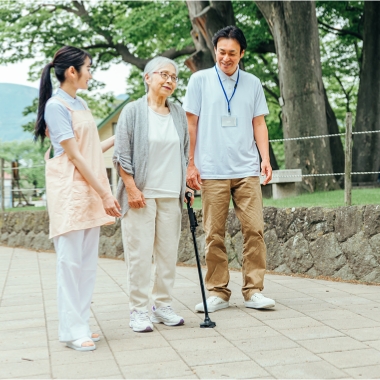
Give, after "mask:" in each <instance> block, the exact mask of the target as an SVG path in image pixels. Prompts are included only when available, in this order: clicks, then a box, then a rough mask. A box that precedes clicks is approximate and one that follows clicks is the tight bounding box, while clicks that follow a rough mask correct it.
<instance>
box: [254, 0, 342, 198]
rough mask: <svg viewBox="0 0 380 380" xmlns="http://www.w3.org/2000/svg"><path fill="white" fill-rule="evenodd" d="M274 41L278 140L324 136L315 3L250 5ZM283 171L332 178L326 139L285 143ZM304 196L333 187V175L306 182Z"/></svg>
mask: <svg viewBox="0 0 380 380" xmlns="http://www.w3.org/2000/svg"><path fill="white" fill-rule="evenodd" d="M256 4H257V6H258V7H259V9H260V11H261V12H262V14H263V15H264V17H265V19H266V20H267V22H268V24H269V27H270V29H271V31H272V35H273V37H274V40H275V45H276V52H277V58H278V67H279V79H280V91H281V96H282V98H283V101H284V106H283V112H282V118H283V129H284V137H285V138H289V137H302V136H314V135H319V134H328V128H327V119H326V106H325V98H324V87H323V83H322V70H321V63H320V50H319V36H318V25H317V17H316V11H315V3H314V2H309V1H303V2H298V1H297V2H295V1H286V2H281V1H271V2H266V1H256ZM285 164H286V167H287V168H289V169H290V168H300V169H302V173H303V174H317V173H319V174H322V173H332V172H333V166H332V160H331V153H330V141H329V139H328V138H324V139H311V140H298V141H288V142H286V143H285ZM303 184H304V188H306V189H307V190H308V191H315V190H329V189H335V188H337V187H338V185H337V183H336V180H335V178H334V177H333V176H326V177H306V178H304V180H303Z"/></svg>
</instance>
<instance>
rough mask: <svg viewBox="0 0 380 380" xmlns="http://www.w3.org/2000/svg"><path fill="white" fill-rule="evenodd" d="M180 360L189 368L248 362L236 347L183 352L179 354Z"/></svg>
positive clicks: (246, 357)
mask: <svg viewBox="0 0 380 380" xmlns="http://www.w3.org/2000/svg"><path fill="white" fill-rule="evenodd" d="M181 357H182V359H183V360H184V361H185V362H186V363H187V364H188V365H189V366H190V367H195V366H198V365H206V364H217V363H228V362H240V361H244V360H250V358H249V357H248V356H247V355H245V354H244V353H243V352H242V351H240V350H239V349H237V348H236V347H233V348H228V350H226V349H225V348H215V349H213V350H212V351H207V352H205V351H203V350H198V351H188V352H186V351H183V352H181Z"/></svg>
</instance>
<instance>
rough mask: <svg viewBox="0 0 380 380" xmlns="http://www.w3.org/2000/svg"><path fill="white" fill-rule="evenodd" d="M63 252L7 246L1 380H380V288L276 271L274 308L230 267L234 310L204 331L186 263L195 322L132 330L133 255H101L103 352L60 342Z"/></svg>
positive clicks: (270, 287)
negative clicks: (246, 299)
mask: <svg viewBox="0 0 380 380" xmlns="http://www.w3.org/2000/svg"><path fill="white" fill-rule="evenodd" d="M55 265H56V257H55V254H54V253H45V252H35V251H31V250H26V249H21V248H8V247H2V246H0V295H1V299H0V379H2V378H7V379H9V378H47V379H49V378H54V379H61V378H65V379H93V378H114V379H123V378H125V379H136V378H155V379H157V378H181V379H210V378H228V377H230V378H252V379H253V378H260V379H269V378H293V379H294V378H296V379H299V378H320V379H330V378H333V379H338V378H345V379H347V378H379V377H380V375H379V374H380V298H379V297H378V294H379V293H380V288H379V287H376V286H368V285H360V284H348V283H342V282H329V281H323V280H314V279H305V278H296V277H289V276H280V275H273V274H271V275H269V274H268V275H267V276H266V279H265V291H264V294H266V295H267V296H269V297H273V298H275V299H276V308H275V309H274V310H266V311H263V310H262V311H259V310H254V309H247V308H245V307H244V304H243V298H242V295H241V290H240V289H241V281H242V278H241V273H239V272H235V271H231V272H230V277H231V278H230V285H229V286H230V288H231V290H232V297H231V300H230V305H231V306H230V308H228V309H224V310H220V311H218V312H216V313H212V314H211V318H212V320H213V321H215V322H216V325H217V326H216V328H215V329H201V328H200V327H199V324H200V323H201V322H202V321H203V318H204V316H203V314H198V313H195V312H194V306H195V304H196V303H198V302H200V301H201V295H200V289H199V284H198V274H197V270H196V268H191V267H178V268H177V278H176V285H175V289H174V292H173V304H172V305H173V308H174V309H175V310H176V311H177V312H178V314H180V315H182V316H183V317H184V318H185V325H183V326H178V327H168V326H165V325H162V324H160V325H155V329H154V332H152V333H146V334H138V333H134V332H133V331H132V330H131V329H130V328H129V325H128V323H129V309H128V294H127V278H126V268H125V264H124V262H123V261H118V260H110V259H99V262H98V277H97V282H96V288H95V292H94V297H93V302H92V308H91V309H92V313H91V318H90V324H91V328H92V330H93V331H94V332H99V333H100V334H101V337H102V339H101V341H100V342H98V343H96V345H97V349H96V350H95V351H92V352H87V353H86V352H85V353H82V352H77V351H74V350H71V349H69V348H67V347H65V345H64V344H62V343H60V342H58V339H57V335H58V333H57V327H58V315H57V314H58V313H57V303H56V278H55Z"/></svg>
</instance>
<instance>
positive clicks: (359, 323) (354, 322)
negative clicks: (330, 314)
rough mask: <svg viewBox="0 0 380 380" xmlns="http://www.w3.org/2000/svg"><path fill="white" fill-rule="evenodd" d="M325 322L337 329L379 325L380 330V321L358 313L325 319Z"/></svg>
mask: <svg viewBox="0 0 380 380" xmlns="http://www.w3.org/2000/svg"><path fill="white" fill-rule="evenodd" d="M323 323H324V324H326V325H328V326H331V327H333V328H336V329H357V328H363V327H378V329H379V330H380V321H379V322H377V321H373V320H372V319H368V318H364V317H362V316H360V315H357V316H356V317H353V318H348V319H347V318H342V319H331V320H324V321H323Z"/></svg>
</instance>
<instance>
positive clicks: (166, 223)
mask: <svg viewBox="0 0 380 380" xmlns="http://www.w3.org/2000/svg"><path fill="white" fill-rule="evenodd" d="M145 201H146V206H145V207H144V208H140V209H129V210H128V212H127V213H126V214H125V216H124V218H123V219H122V221H121V228H122V236H123V245H124V253H125V262H126V264H127V271H128V291H129V310H130V311H131V312H132V311H133V310H137V311H144V312H145V311H148V303H149V292H150V278H151V270H152V256H153V257H154V263H155V272H154V280H153V282H154V284H153V290H152V298H153V302H154V305H155V306H156V307H163V306H170V304H171V302H172V290H173V287H174V280H175V269H176V263H177V252H178V244H179V238H180V232H181V218H182V213H181V211H182V210H181V206H180V203H179V199H178V198H149V199H145Z"/></svg>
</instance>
